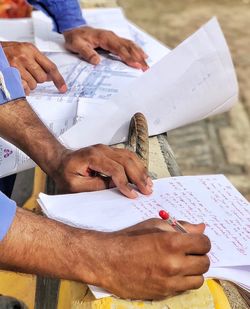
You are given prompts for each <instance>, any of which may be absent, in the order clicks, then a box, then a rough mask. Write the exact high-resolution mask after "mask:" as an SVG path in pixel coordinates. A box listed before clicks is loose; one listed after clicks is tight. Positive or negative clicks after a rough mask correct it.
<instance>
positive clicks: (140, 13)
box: [118, 0, 250, 199]
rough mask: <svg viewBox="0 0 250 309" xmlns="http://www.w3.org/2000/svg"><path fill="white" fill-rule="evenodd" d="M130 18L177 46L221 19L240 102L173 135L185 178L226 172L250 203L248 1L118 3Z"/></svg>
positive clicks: (136, 0) (124, 0)
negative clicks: (203, 27) (206, 25)
mask: <svg viewBox="0 0 250 309" xmlns="http://www.w3.org/2000/svg"><path fill="white" fill-rule="evenodd" d="M118 4H119V5H120V6H122V7H123V8H124V10H125V13H126V15H127V17H128V18H129V19H131V20H132V21H134V22H135V23H136V24H138V25H139V26H140V27H141V28H143V29H145V30H146V31H147V32H149V33H150V34H152V35H153V36H155V37H156V38H158V39H159V40H160V41H162V42H164V43H165V44H166V45H168V46H169V47H172V48H174V47H175V46H176V45H177V44H178V43H180V42H181V41H182V40H183V39H185V38H186V37H187V36H188V35H190V34H191V33H192V32H194V31H195V30H197V29H198V27H199V26H201V25H202V24H204V23H205V22H207V21H208V20H209V19H210V18H211V17H212V16H217V17H218V20H219V22H220V24H221V26H222V29H223V32H224V34H225V37H226V39H227V42H228V45H229V47H230V50H231V52H232V57H233V61H234V63H235V66H236V70H237V75H238V80H239V85H240V103H239V104H238V105H237V106H236V107H234V108H233V110H232V111H231V112H230V113H227V114H224V115H220V116H216V117H213V118H210V119H208V120H206V121H202V122H200V123H198V124H194V125H191V126H188V127H186V128H184V129H178V130H174V131H173V133H171V132H170V135H169V139H170V142H171V145H172V147H173V149H174V152H175V154H176V157H177V160H178V162H179V164H180V166H181V168H182V170H183V172H184V174H198V173H224V174H226V175H227V176H228V177H229V178H230V179H231V181H232V182H233V183H234V184H235V185H236V187H237V188H238V189H239V190H240V191H241V192H242V193H243V194H244V195H245V196H246V197H247V198H248V199H250V121H249V119H250V0H217V1H215V0H185V1H183V0H182V1H181V0H156V1H152V0H118Z"/></svg>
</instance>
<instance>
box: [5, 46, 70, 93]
mask: <svg viewBox="0 0 250 309" xmlns="http://www.w3.org/2000/svg"><path fill="white" fill-rule="evenodd" d="M1 45H2V47H3V50H4V52H5V55H6V57H7V59H8V61H9V63H10V65H11V66H12V67H15V68H17V69H18V70H19V72H20V74H21V78H22V82H23V87H24V90H25V93H26V95H29V93H30V91H31V90H34V89H35V88H36V86H37V84H38V83H44V82H46V81H51V80H52V81H53V82H54V84H55V86H56V87H57V89H58V90H59V91H60V92H62V93H64V92H66V91H67V86H66V84H65V81H64V79H63V77H62V76H61V74H60V73H59V71H58V69H57V67H56V65H55V64H54V63H53V62H51V61H50V60H49V59H48V58H47V57H46V56H45V55H43V54H42V53H41V52H40V51H39V50H38V49H37V48H36V47H35V46H34V45H33V44H31V43H20V42H1Z"/></svg>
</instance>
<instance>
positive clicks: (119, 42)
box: [99, 31, 148, 70]
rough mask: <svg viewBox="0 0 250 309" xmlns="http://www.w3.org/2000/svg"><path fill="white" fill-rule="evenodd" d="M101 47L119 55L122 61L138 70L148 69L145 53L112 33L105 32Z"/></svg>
mask: <svg viewBox="0 0 250 309" xmlns="http://www.w3.org/2000/svg"><path fill="white" fill-rule="evenodd" d="M99 45H100V47H101V48H103V49H105V50H108V51H110V52H112V53H113V54H115V55H118V56H119V57H120V58H121V60H122V61H124V62H125V63H126V64H128V65H130V66H132V67H134V68H136V69H144V70H146V69H147V68H148V65H147V63H146V62H145V57H144V53H141V52H140V49H138V48H137V46H136V45H135V44H134V43H133V42H132V41H129V40H126V39H123V38H120V37H118V36H117V35H116V34H115V33H113V32H111V31H105V32H103V34H102V36H101V37H100V41H99ZM131 50H132V52H131Z"/></svg>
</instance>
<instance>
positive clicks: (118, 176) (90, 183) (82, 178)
mask: <svg viewBox="0 0 250 309" xmlns="http://www.w3.org/2000/svg"><path fill="white" fill-rule="evenodd" d="M0 52H1V54H0V56H1V57H0V58H1V59H2V64H1V63H0V65H1V67H0V72H1V74H3V83H4V84H5V86H6V89H7V92H10V93H9V94H10V96H9V98H7V97H6V93H5V92H6V91H5V92H4V91H1V90H0V136H1V137H3V138H5V139H6V140H8V141H9V142H11V143H13V144H14V145H15V146H17V147H18V148H19V149H21V150H23V151H24V152H25V153H26V154H28V155H29V156H30V157H31V158H32V159H33V160H34V161H35V162H36V163H37V164H38V165H39V166H40V167H41V168H42V169H43V170H44V172H45V173H47V174H48V175H50V176H51V177H52V178H53V179H54V180H55V181H56V183H57V186H58V187H59V189H60V190H61V191H63V192H79V191H92V190H98V189H99V190H100V189H105V188H106V187H107V182H106V180H104V178H102V177H98V176H94V175H93V174H94V173H93V172H94V171H97V172H100V173H104V174H106V175H108V176H110V177H111V178H112V180H113V183H114V184H115V185H116V186H117V187H118V188H119V189H120V191H121V192H122V193H123V194H125V195H126V196H128V197H131V198H133V197H136V193H135V191H134V190H133V189H132V188H131V187H130V186H129V184H128V181H129V180H130V181H131V182H133V183H134V184H136V185H137V186H138V188H139V190H140V191H141V192H142V193H145V194H150V193H151V192H152V188H151V186H152V182H151V180H150V178H149V177H148V175H147V171H146V169H145V168H144V166H143V164H142V162H141V161H140V160H139V159H138V158H137V156H136V155H135V154H133V153H131V152H129V151H127V150H122V149H114V148H111V147H108V146H104V145H95V146H91V147H87V148H83V149H80V150H78V151H75V152H74V151H71V150H69V149H66V148H65V147H64V146H63V145H62V144H61V143H59V142H58V141H57V139H56V138H55V137H54V135H53V134H52V133H51V132H50V131H49V130H48V129H47V127H46V126H45V125H44V124H43V123H42V122H41V120H40V119H39V118H38V116H37V115H36V114H35V113H34V111H33V110H32V108H31V107H30V105H29V104H28V102H27V101H26V99H25V98H23V96H24V92H23V90H22V87H21V82H20V76H19V73H18V71H17V70H16V69H14V68H11V67H10V66H9V64H8V61H7V59H6V58H5V55H4V53H3V51H2V49H1V47H0ZM13 76H14V77H13ZM4 77H5V78H4ZM17 90H18V91H17ZM19 98H20V99H19ZM13 100H14V101H13ZM1 103H7V104H2V105H1ZM111 185H112V183H111Z"/></svg>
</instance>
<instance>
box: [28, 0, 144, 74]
mask: <svg viewBox="0 0 250 309" xmlns="http://www.w3.org/2000/svg"><path fill="white" fill-rule="evenodd" d="M28 2H29V3H30V4H31V5H33V6H34V7H36V8H37V9H40V10H42V11H43V12H44V13H46V14H47V15H48V16H50V17H51V18H52V19H53V21H54V28H55V30H56V31H58V32H60V33H63V35H64V38H65V46H66V48H67V49H68V50H70V51H71V52H73V53H76V54H79V56H80V57H82V58H83V59H84V60H86V61H88V62H90V63H92V64H94V65H96V64H98V63H99V62H100V56H99V55H98V53H97V52H96V51H95V49H96V48H99V47H100V48H102V49H104V50H107V51H109V52H112V53H113V54H115V55H118V56H119V57H120V58H121V60H122V61H123V62H125V63H126V64H128V65H130V66H132V67H134V68H137V69H142V70H144V71H145V70H147V69H148V65H147V63H146V58H147V55H146V54H145V53H144V52H143V50H142V49H141V48H140V47H139V46H138V45H136V44H135V43H134V42H132V41H130V40H127V39H124V38H121V37H119V36H117V35H116V34H115V33H113V32H111V31H107V30H103V29H95V28H92V27H89V26H87V23H86V20H85V19H84V18H83V16H82V12H81V9H80V6H79V3H78V1H77V0H69V1H64V0H40V1H36V0H29V1H28Z"/></svg>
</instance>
